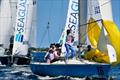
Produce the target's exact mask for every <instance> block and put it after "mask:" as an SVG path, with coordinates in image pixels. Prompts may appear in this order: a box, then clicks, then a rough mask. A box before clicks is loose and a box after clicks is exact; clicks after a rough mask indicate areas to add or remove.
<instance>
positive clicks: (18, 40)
mask: <svg viewBox="0 0 120 80" xmlns="http://www.w3.org/2000/svg"><path fill="white" fill-rule="evenodd" d="M15 41H17V42H23V35H21V34H16V37H15Z"/></svg>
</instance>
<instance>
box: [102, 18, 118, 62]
mask: <svg viewBox="0 0 120 80" xmlns="http://www.w3.org/2000/svg"><path fill="white" fill-rule="evenodd" d="M103 24H104V27H105V29H106V31H107V34H108V38H109V40H110V42H111V44H112V46H113V47H114V49H115V51H116V54H117V63H120V32H119V29H118V28H117V26H116V25H115V24H114V22H112V21H109V20H103Z"/></svg>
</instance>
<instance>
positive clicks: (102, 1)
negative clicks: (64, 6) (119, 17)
mask: <svg viewBox="0 0 120 80" xmlns="http://www.w3.org/2000/svg"><path fill="white" fill-rule="evenodd" d="M90 19H93V20H95V21H96V22H94V23H95V24H96V25H98V26H99V28H100V29H101V32H100V37H99V40H98V43H97V49H99V50H100V51H102V52H105V53H108V55H109V59H110V62H111V63H112V62H115V61H116V60H117V59H116V58H117V57H116V53H115V50H114V48H113V47H112V45H111V44H110V42H108V41H109V39H108V37H107V35H108V34H107V31H106V30H105V28H104V24H103V22H102V20H111V21H112V20H113V18H112V10H111V0H96V1H95V0H88V20H90ZM89 23H92V22H89ZM96 25H94V26H92V27H91V30H92V28H93V29H94V27H95V26H96ZM94 34H95V32H94ZM111 47H112V48H111ZM109 48H111V49H109ZM108 50H109V51H108Z"/></svg>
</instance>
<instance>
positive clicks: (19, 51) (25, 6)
mask: <svg viewBox="0 0 120 80" xmlns="http://www.w3.org/2000/svg"><path fill="white" fill-rule="evenodd" d="M5 1H7V2H8V3H9V4H10V6H9V8H10V9H9V10H10V12H11V16H10V19H11V20H10V21H11V22H10V24H11V26H10V25H9V27H10V28H11V29H12V30H11V29H9V30H10V31H11V32H12V35H14V39H13V41H14V43H13V51H12V53H11V52H10V53H9V54H12V55H8V56H12V58H9V57H8V61H7V62H4V60H2V61H3V63H5V64H8V63H9V61H12V62H14V63H16V64H20V65H22V64H29V62H30V58H29V57H27V55H28V48H29V47H30V46H33V45H34V46H35V44H34V43H35V42H33V40H34V39H35V36H34V33H35V31H34V30H35V23H34V24H33V23H32V21H33V17H34V16H35V15H36V14H34V13H33V10H35V8H36V7H35V6H36V2H35V0H22V1H21V0H18V1H15V0H11V3H10V1H9V0H5ZM3 2H4V0H3ZM7 2H6V3H7ZM1 7H3V6H2V5H1ZM15 11H17V12H15ZM2 12H5V11H2ZM5 13H6V12H5ZM33 15H34V16H33ZM7 18H8V17H7ZM15 19H16V21H15ZM34 20H35V18H34ZM5 21H7V20H5ZM3 24H4V23H3ZM33 25H34V27H33ZM14 28H15V30H14ZM31 31H33V34H32V35H31V34H30V33H31ZM4 33H6V34H8V33H7V31H5V32H4ZM4 37H5V36H4ZM10 37H11V36H9V37H8V38H9V39H10ZM9 39H6V40H7V41H9ZM31 39H32V40H31ZM2 41H4V40H2ZM31 42H33V43H31ZM16 58H17V59H16Z"/></svg>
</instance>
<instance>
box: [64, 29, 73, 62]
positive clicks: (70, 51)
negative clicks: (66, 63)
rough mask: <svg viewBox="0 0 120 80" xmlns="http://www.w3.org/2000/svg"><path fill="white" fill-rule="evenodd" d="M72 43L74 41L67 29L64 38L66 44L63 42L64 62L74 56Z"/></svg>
mask: <svg viewBox="0 0 120 80" xmlns="http://www.w3.org/2000/svg"><path fill="white" fill-rule="evenodd" d="M73 41H74V37H73V35H72V34H71V30H69V29H68V30H67V36H66V42H65V48H66V54H65V57H66V60H67V59H68V57H70V58H73V57H74V55H75V50H74V48H73V47H72V44H73Z"/></svg>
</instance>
